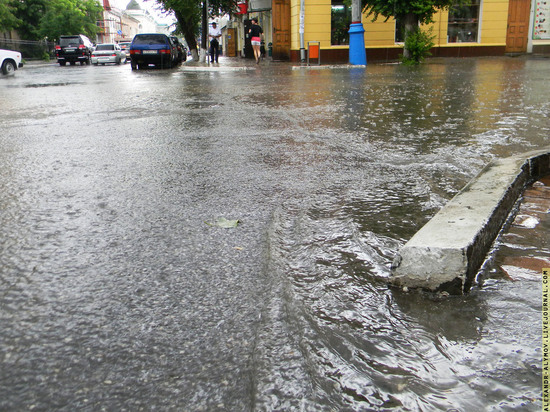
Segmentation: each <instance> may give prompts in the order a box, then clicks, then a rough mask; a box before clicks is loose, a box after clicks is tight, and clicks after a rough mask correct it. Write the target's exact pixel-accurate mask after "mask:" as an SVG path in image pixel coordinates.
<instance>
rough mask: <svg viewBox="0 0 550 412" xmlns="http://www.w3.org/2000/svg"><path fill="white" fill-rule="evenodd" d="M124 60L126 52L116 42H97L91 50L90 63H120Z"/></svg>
mask: <svg viewBox="0 0 550 412" xmlns="http://www.w3.org/2000/svg"><path fill="white" fill-rule="evenodd" d="M124 60H126V54H125V53H124V52H123V51H122V49H121V48H120V46H119V45H118V44H114V43H103V44H98V45H97V46H96V48H95V50H94V51H93V52H92V64H94V65H96V66H97V65H98V64H105V63H115V64H120V63H122V62H123V61H124Z"/></svg>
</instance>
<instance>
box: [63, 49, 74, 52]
mask: <svg viewBox="0 0 550 412" xmlns="http://www.w3.org/2000/svg"><path fill="white" fill-rule="evenodd" d="M75 50H76V49H65V51H66V52H74V51H75Z"/></svg>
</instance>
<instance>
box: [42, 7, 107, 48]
mask: <svg viewBox="0 0 550 412" xmlns="http://www.w3.org/2000/svg"><path fill="white" fill-rule="evenodd" d="M102 12H103V8H102V7H101V6H100V5H99V3H98V2H97V1H95V0H50V1H49V2H48V5H47V8H46V13H45V14H44V16H43V17H42V19H41V20H40V25H39V29H38V33H39V35H40V37H41V38H44V37H47V38H48V39H49V40H54V39H55V40H57V39H59V36H62V35H67V34H69V35H70V34H85V35H86V36H88V37H90V38H91V39H95V37H96V35H97V33H98V32H99V30H100V29H99V27H98V26H97V24H96V22H97V21H98V20H101V16H102Z"/></svg>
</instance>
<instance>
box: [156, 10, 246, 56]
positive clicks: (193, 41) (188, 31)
mask: <svg viewBox="0 0 550 412" xmlns="http://www.w3.org/2000/svg"><path fill="white" fill-rule="evenodd" d="M156 2H157V3H158V4H160V5H161V6H162V8H163V9H164V10H166V11H173V12H174V15H175V16H176V20H177V21H178V24H177V31H179V32H180V33H181V34H182V35H183V37H184V38H185V41H186V42H187V45H188V46H189V48H190V49H191V53H192V55H193V60H198V55H197V35H198V33H199V28H200V23H201V13H202V8H203V4H204V2H203V0H156ZM208 6H209V10H210V16H218V15H223V14H232V13H234V12H235V10H236V9H237V0H208Z"/></svg>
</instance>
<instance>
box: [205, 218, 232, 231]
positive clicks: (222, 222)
mask: <svg viewBox="0 0 550 412" xmlns="http://www.w3.org/2000/svg"><path fill="white" fill-rule="evenodd" d="M205 223H206V224H207V225H209V226H217V227H223V228H224V229H229V228H233V227H237V225H238V224H239V220H238V219H235V220H228V219H226V218H225V217H220V218H219V219H218V220H216V221H215V222H213V223H210V222H205Z"/></svg>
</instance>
